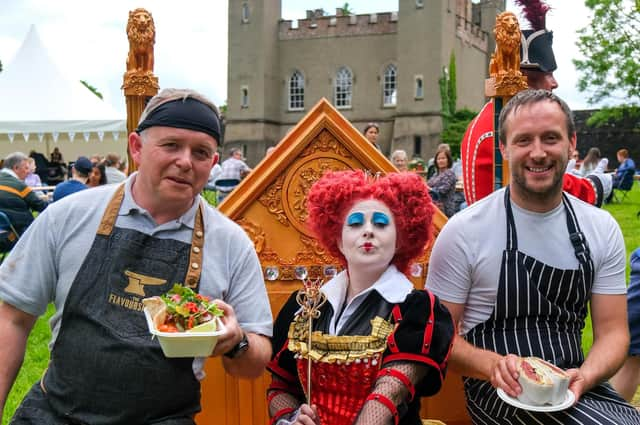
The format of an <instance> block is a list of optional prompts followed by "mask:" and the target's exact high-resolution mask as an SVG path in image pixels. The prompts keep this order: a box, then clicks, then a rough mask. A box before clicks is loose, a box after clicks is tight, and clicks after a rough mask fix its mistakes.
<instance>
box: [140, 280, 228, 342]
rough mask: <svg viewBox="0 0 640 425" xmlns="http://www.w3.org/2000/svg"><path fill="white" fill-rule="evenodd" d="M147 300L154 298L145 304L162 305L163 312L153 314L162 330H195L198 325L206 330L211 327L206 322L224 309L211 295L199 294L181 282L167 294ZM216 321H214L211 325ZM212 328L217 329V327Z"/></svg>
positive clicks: (157, 325)
mask: <svg viewBox="0 0 640 425" xmlns="http://www.w3.org/2000/svg"><path fill="white" fill-rule="evenodd" d="M146 300H149V301H151V300H153V302H150V303H145V305H148V304H155V305H156V306H160V310H161V312H159V311H157V313H156V314H154V315H153V316H154V322H155V324H156V328H157V329H158V330H159V331H160V332H186V331H195V330H196V329H194V328H196V327H197V328H198V329H201V328H202V329H203V330H204V328H209V326H207V325H206V324H208V323H209V322H212V321H213V320H214V319H215V318H216V317H220V316H222V315H223V311H222V310H220V309H219V308H218V306H217V305H216V304H215V303H213V302H211V299H210V298H209V297H207V296H206V295H202V294H198V293H196V292H194V291H193V290H192V289H191V288H187V287H186V286H182V285H181V284H179V283H176V284H174V285H173V288H171V290H170V291H169V292H167V293H166V294H164V295H161V296H160V297H152V298H148V299H145V300H143V302H144V301H146ZM160 302H161V303H162V304H163V305H161V304H160ZM158 313H159V314H158ZM214 323H215V322H212V323H211V325H213V324H214ZM211 330H215V327H213V329H211Z"/></svg>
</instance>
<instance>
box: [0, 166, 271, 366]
mask: <svg viewBox="0 0 640 425" xmlns="http://www.w3.org/2000/svg"><path fill="white" fill-rule="evenodd" d="M134 179H135V174H133V175H132V176H130V177H129V178H128V179H127V181H126V183H125V197H124V200H123V202H122V206H121V207H120V212H119V214H118V218H117V221H116V226H118V227H122V228H129V229H135V230H137V231H140V232H143V233H146V234H149V235H152V236H154V237H156V238H166V239H176V240H180V241H182V242H185V243H191V236H192V231H193V223H194V220H195V215H196V211H197V208H198V203H199V202H200V197H198V198H197V201H198V202H194V204H193V206H192V207H191V209H190V210H189V211H187V212H186V213H185V214H184V215H183V216H182V217H180V218H178V219H177V220H175V221H170V222H167V223H164V224H162V225H159V226H158V225H156V223H155V221H154V220H153V219H152V218H151V216H150V215H149V214H148V213H147V212H146V211H145V210H144V209H143V208H142V207H140V206H138V205H137V204H136V203H135V201H134V199H133V197H132V196H131V184H132V181H133V180H134ZM117 187H118V186H117V185H109V186H101V187H97V188H92V189H87V190H84V191H81V192H77V193H75V194H73V195H70V196H68V197H66V198H64V199H61V200H60V201H58V202H56V203H54V204H52V205H51V206H50V207H49V208H47V209H46V210H45V211H44V212H43V213H42V214H40V215H39V216H38V218H37V219H36V220H35V221H34V223H33V224H32V225H31V226H30V227H29V229H28V231H27V232H25V234H24V235H22V237H21V238H20V240H19V242H18V244H17V245H16V246H15V247H14V249H13V250H12V251H11V254H10V255H9V256H8V257H7V258H6V259H5V261H4V262H3V264H2V266H1V267H0V299H2V300H3V301H5V302H7V303H8V304H11V305H12V306H14V307H16V308H18V309H20V310H22V311H24V312H26V313H29V314H32V315H34V316H40V315H42V314H43V313H44V312H45V311H46V308H47V305H48V304H49V303H50V302H53V303H54V304H55V307H56V312H55V313H54V315H53V316H52V317H51V320H50V326H51V331H52V338H51V342H50V347H52V346H53V343H54V342H55V339H56V337H57V335H58V332H59V328H60V319H61V317H62V311H63V307H64V302H65V300H66V297H67V294H68V292H69V289H70V287H71V284H72V283H73V281H74V279H75V277H76V275H77V273H78V271H79V270H80V266H81V265H82V263H83V262H84V259H85V256H86V255H87V253H88V252H89V250H90V249H91V246H92V244H93V241H94V238H95V236H96V231H97V229H98V225H99V224H100V220H101V219H102V215H103V213H104V211H105V209H106V206H107V204H108V202H109V200H110V199H111V197H112V196H113V193H114V192H115V190H116V189H117ZM205 205H206V208H205V209H204V215H203V218H204V228H205V243H204V250H203V260H202V275H201V278H200V292H201V293H202V294H204V295H208V296H210V297H212V298H219V299H222V300H224V301H225V302H226V303H228V304H230V305H231V306H232V307H233V308H234V310H235V313H236V315H237V318H238V322H239V324H240V326H241V327H242V328H243V329H244V330H245V331H248V332H255V333H258V334H262V335H266V336H271V335H272V316H271V309H270V305H269V299H268V297H267V292H266V288H265V285H264V279H263V278H262V269H261V267H260V262H259V261H258V257H257V255H256V252H255V250H254V247H253V243H252V242H251V240H250V239H249V238H248V237H247V235H246V234H245V232H244V231H243V230H242V228H240V226H238V225H237V224H236V223H234V222H233V221H231V220H230V219H229V218H227V217H226V216H224V215H223V214H221V213H220V212H219V211H218V210H216V209H214V208H211V207H210V206H209V205H208V204H206V202H205ZM202 364H203V361H202V360H201V359H198V360H197V361H196V362H195V363H194V373H195V374H196V376H197V377H199V378H201V377H202V371H201V369H202Z"/></svg>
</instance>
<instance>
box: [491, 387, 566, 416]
mask: <svg viewBox="0 0 640 425" xmlns="http://www.w3.org/2000/svg"><path fill="white" fill-rule="evenodd" d="M497 392H498V397H500V398H501V399H502V400H503V401H504V402H505V403H507V404H510V405H512V406H514V407H517V408H518V409H524V410H530V411H532V412H557V411H559V410H565V409H568V408H569V407H571V406H573V402H574V401H575V400H576V396H575V395H574V394H573V393H572V392H571V391H570V390H567V394H566V396H565V398H564V401H563V402H562V403H560V404H554V405H549V404H544V405H542V406H535V405H532V404H526V403H523V402H521V401H520V400H518V399H517V398H513V397H511V396H509V395H508V394H507V393H505V392H504V391H503V390H502V388H498V389H497Z"/></svg>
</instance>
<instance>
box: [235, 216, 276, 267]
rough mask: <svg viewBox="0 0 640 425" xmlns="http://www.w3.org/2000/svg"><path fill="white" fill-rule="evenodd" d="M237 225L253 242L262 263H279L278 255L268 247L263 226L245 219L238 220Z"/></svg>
mask: <svg viewBox="0 0 640 425" xmlns="http://www.w3.org/2000/svg"><path fill="white" fill-rule="evenodd" d="M236 223H238V224H239V225H240V227H242V229H243V230H244V231H245V233H246V234H247V236H249V239H251V241H252V242H253V246H254V248H255V250H256V253H257V254H258V258H259V259H260V262H263V261H267V262H278V254H277V253H276V252H275V251H273V250H272V249H271V248H269V247H268V246H267V235H266V233H265V231H264V230H263V229H262V227H261V226H259V225H258V224H256V223H254V222H252V221H251V220H249V219H247V218H245V217H243V218H240V219H238V220H236Z"/></svg>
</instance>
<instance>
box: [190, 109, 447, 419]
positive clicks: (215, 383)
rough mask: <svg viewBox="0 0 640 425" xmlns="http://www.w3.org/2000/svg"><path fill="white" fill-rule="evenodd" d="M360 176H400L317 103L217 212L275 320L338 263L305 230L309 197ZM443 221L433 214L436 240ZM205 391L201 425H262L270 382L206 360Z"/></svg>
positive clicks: (419, 266) (419, 277)
mask: <svg viewBox="0 0 640 425" xmlns="http://www.w3.org/2000/svg"><path fill="white" fill-rule="evenodd" d="M356 168H361V169H365V170H369V171H371V172H372V173H376V172H382V173H388V172H395V171H397V169H396V168H395V167H394V166H393V164H391V162H389V160H387V158H385V157H384V155H382V154H381V153H380V152H379V151H378V150H376V149H375V147H374V146H373V145H372V144H371V143H369V142H368V141H367V139H365V138H364V136H363V135H362V134H361V133H360V132H359V131H358V130H357V129H356V128H355V127H353V125H351V123H350V122H349V121H347V120H346V119H345V118H344V117H343V116H342V115H340V113H339V112H338V111H337V110H336V109H334V108H333V106H331V104H330V103H329V102H328V101H327V100H326V99H322V100H320V101H319V102H318V103H317V104H316V105H315V106H314V107H313V108H312V109H311V110H310V111H309V113H308V114H307V115H306V116H305V117H304V118H303V119H302V120H301V121H300V122H299V123H298V124H297V125H296V126H295V127H294V128H293V129H292V130H291V131H290V132H289V133H288V134H287V136H286V137H285V138H284V139H283V140H282V141H280V143H278V145H277V147H276V148H275V150H274V151H273V152H272V153H271V154H270V155H268V156H267V157H266V158H264V159H263V160H262V162H260V163H259V164H258V165H257V166H256V167H255V168H254V170H253V171H252V172H251V173H250V174H249V175H248V176H247V177H246V178H245V179H244V180H243V181H242V182H241V183H240V185H239V186H238V187H236V189H235V190H234V191H233V192H232V193H231V194H230V195H229V196H228V197H227V198H226V199H225V200H224V201H223V203H222V204H221V205H220V206H219V209H220V211H222V212H223V213H224V214H226V215H227V216H228V217H230V218H231V219H232V220H234V221H235V222H236V223H238V224H239V225H240V226H242V228H243V229H244V230H245V231H246V232H247V234H248V235H249V237H250V238H251V239H252V240H253V243H254V245H255V248H256V251H257V253H258V256H259V258H260V263H261V264H262V270H263V277H264V282H265V285H266V287H267V292H268V294H269V300H270V302H271V309H272V312H273V315H274V318H275V316H276V315H277V313H278V311H279V310H280V308H281V307H282V305H283V304H284V302H285V301H286V300H287V298H288V296H289V295H290V294H291V293H292V292H293V291H294V290H297V289H299V288H300V287H301V282H300V279H301V278H305V277H308V278H323V279H325V280H329V278H331V277H332V276H333V274H335V273H336V272H337V271H339V263H338V261H337V260H336V259H335V258H333V257H332V256H330V255H329V254H328V253H326V252H325V251H324V249H323V248H322V247H321V246H320V245H319V244H318V242H317V241H316V240H315V239H314V238H313V235H312V234H311V233H310V232H309V230H308V229H307V227H306V219H307V212H306V197H307V193H308V191H309V188H310V187H311V185H312V184H313V183H314V182H315V181H316V180H318V179H319V178H320V176H321V175H322V174H323V173H324V172H325V171H327V170H345V169H356ZM445 222H446V217H445V216H444V215H443V214H442V213H441V212H439V211H438V212H437V213H436V215H435V216H434V223H433V226H434V229H433V234H434V235H437V233H438V232H439V230H440V228H441V227H442V226H443V225H444V223H445ZM430 250H431V246H428V247H427V249H426V250H425V253H424V254H423V255H422V257H421V258H420V259H418V261H417V262H416V264H415V265H414V266H413V268H412V276H411V279H412V281H413V283H414V285H416V286H417V287H422V286H423V285H424V280H425V277H426V271H427V270H426V266H427V259H428V254H429V252H430ZM205 370H206V372H207V375H208V377H207V379H205V381H204V383H203V393H202V404H203V412H202V413H201V414H200V415H199V416H198V423H201V424H208V423H217V424H228V425H231V424H234V425H235V424H238V425H239V424H242V425H246V424H266V423H268V419H267V407H266V395H265V394H266V387H267V384H268V382H269V380H270V378H267V377H266V374H265V377H264V378H262V379H258V380H254V381H239V380H237V379H235V378H231V377H229V376H226V375H225V374H224V371H223V370H222V367H221V366H220V364H219V361H218V360H217V359H214V360H212V359H210V360H209V361H208V363H207V365H206V368H205Z"/></svg>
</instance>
